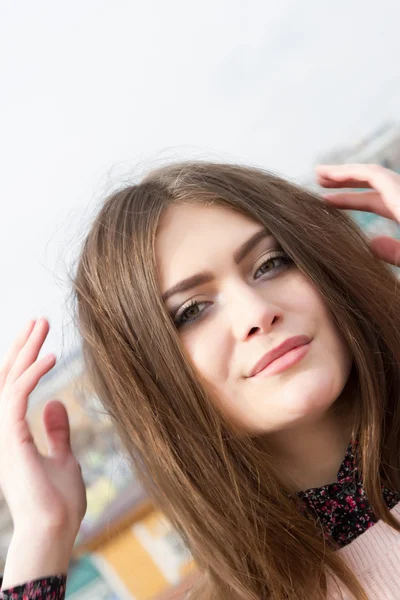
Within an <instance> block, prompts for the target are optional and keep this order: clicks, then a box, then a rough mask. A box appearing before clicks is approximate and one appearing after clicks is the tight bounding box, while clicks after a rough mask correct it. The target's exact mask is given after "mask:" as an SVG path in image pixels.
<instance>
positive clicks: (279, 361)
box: [251, 342, 311, 379]
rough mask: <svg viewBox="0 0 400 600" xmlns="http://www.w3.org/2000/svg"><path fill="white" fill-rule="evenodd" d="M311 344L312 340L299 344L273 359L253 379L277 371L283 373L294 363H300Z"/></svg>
mask: <svg viewBox="0 0 400 600" xmlns="http://www.w3.org/2000/svg"><path fill="white" fill-rule="evenodd" d="M310 346H311V342H309V343H308V344H303V345H301V346H297V347H296V348H293V349H292V350H289V351H288V352H285V354H282V355H281V356H280V357H279V358H276V359H275V360H273V361H272V362H271V363H269V365H267V366H266V367H265V368H264V369H262V370H261V371H259V372H258V373H256V375H253V377H251V379H258V378H259V377H264V376H269V375H276V374H277V373H281V372H282V371H285V370H286V369H288V368H289V367H291V366H292V365H295V364H296V363H298V362H299V361H300V360H301V359H302V358H303V357H304V356H305V355H306V354H307V352H308V351H309V349H310Z"/></svg>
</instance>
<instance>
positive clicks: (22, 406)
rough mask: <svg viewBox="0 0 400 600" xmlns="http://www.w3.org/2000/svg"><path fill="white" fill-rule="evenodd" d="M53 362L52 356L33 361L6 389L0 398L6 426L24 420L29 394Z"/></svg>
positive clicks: (54, 360) (54, 358) (54, 359)
mask: <svg viewBox="0 0 400 600" xmlns="http://www.w3.org/2000/svg"><path fill="white" fill-rule="evenodd" d="M55 362H56V357H55V356H54V354H49V355H47V356H45V357H43V358H41V359H40V360H37V361H35V362H34V363H33V364H32V365H31V366H30V367H28V369H27V370H26V371H25V372H24V373H23V375H21V376H20V377H19V378H18V379H17V381H15V382H14V383H13V384H12V385H10V387H8V389H7V393H6V394H5V398H2V404H3V406H2V407H1V413H3V415H4V414H5V419H6V422H7V424H8V425H11V426H12V425H13V424H15V423H17V422H19V421H22V420H23V419H25V416H26V411H27V408H28V399H29V394H31V393H32V392H33V390H34V389H35V387H36V386H37V384H38V383H39V381H40V379H41V377H43V375H45V374H46V373H47V372H48V371H50V369H52V368H53V367H54V365H55ZM3 411H4V412H3Z"/></svg>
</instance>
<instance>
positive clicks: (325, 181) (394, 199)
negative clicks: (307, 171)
mask: <svg viewBox="0 0 400 600" xmlns="http://www.w3.org/2000/svg"><path fill="white" fill-rule="evenodd" d="M316 172H317V178H318V182H319V183H320V184H321V185H322V186H323V187H329V188H332V187H359V188H361V187H362V188H365V187H369V188H373V189H374V190H375V191H376V192H378V194H380V197H381V201H382V203H383V204H384V205H385V207H386V208H387V210H388V211H389V212H390V213H391V214H392V215H393V217H394V218H395V219H396V221H398V222H400V175H398V174H397V173H395V172H394V171H390V170H389V169H386V168H385V167H382V166H380V165H364V164H360V165H357V164H356V165H319V166H318V167H316ZM346 196H347V198H349V197H350V196H351V192H349V193H348V195H346ZM343 199H344V197H342V200H343ZM343 208H347V206H343ZM375 209H376V205H375V203H374V204H372V205H371V206H370V209H369V210H370V211H371V212H376V210H375ZM378 214H379V213H378Z"/></svg>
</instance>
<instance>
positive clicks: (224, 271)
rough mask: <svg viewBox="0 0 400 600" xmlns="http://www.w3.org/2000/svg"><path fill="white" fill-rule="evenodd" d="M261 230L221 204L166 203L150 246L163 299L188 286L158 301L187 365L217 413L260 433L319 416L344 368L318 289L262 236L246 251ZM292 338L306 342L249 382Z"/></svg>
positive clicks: (340, 343) (347, 363) (344, 356)
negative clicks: (168, 317) (208, 393)
mask: <svg viewBox="0 0 400 600" xmlns="http://www.w3.org/2000/svg"><path fill="white" fill-rule="evenodd" d="M261 231H264V232H265V229H264V228H263V227H262V225H260V224H259V223H257V222H254V221H253V220H251V219H249V218H248V217H246V216H243V215H241V214H239V213H236V212H234V211H231V210H229V209H226V208H223V207H219V206H215V205H214V206H205V205H172V206H170V207H168V209H167V210H166V211H165V213H164V214H163V216H162V219H161V222H160V226H159V230H158V234H157V240H156V258H157V266H158V271H159V278H160V285H161V290H162V293H163V296H164V295H165V294H166V292H168V291H169V290H172V288H174V287H175V286H177V284H180V283H182V282H184V281H186V280H189V281H187V285H185V286H184V287H185V289H181V291H177V292H175V293H173V294H172V295H169V297H168V298H166V299H165V302H166V306H167V308H168V311H169V313H170V314H171V317H172V318H173V320H174V322H175V324H176V327H177V329H178V332H179V335H180V337H181V340H182V344H183V346H184V348H185V351H186V352H187V355H188V358H189V360H190V361H191V363H192V364H193V366H194V368H195V369H196V370H197V372H198V373H199V374H200V375H201V376H202V378H203V380H205V382H206V386H207V387H208V389H209V391H211V393H212V396H213V397H214V398H215V401H216V402H217V403H218V404H219V406H220V408H221V409H222V411H223V412H224V413H225V415H226V416H227V417H228V418H229V419H230V420H232V421H233V422H234V423H235V424H236V425H237V426H239V428H240V429H242V430H243V431H246V432H249V433H258V434H261V433H267V432H272V431H279V430H282V429H285V428H286V427H293V426H294V425H296V424H300V423H303V424H304V423H305V422H307V421H308V422H312V421H313V420H315V419H317V418H319V417H321V416H322V414H323V413H324V412H326V411H327V410H328V409H329V408H330V407H331V406H332V404H333V403H334V401H335V400H336V399H337V398H338V396H339V395H340V393H341V391H342V390H343V388H344V385H345V383H346V381H347V379H348V377H349V374H350V370H351V365H352V357H351V354H350V351H349V349H348V347H347V344H346V342H345V340H344V338H343V337H342V335H341V334H340V332H339V331H338V329H337V328H336V327H335V325H334V323H333V322H332V320H331V318H330V315H329V313H328V311H327V309H326V306H325V304H324V302H323V300H322V298H321V296H320V294H319V292H318V290H317V289H316V288H315V286H314V285H313V283H311V281H310V280H309V279H308V278H307V277H306V276H305V275H303V274H302V273H301V272H300V271H299V270H298V269H297V268H296V266H295V265H294V264H293V263H292V262H291V261H290V259H289V258H288V257H287V255H285V253H284V252H283V251H282V249H281V248H280V246H279V244H278V243H277V241H276V240H275V239H274V237H272V236H271V235H269V234H268V232H266V234H265V235H264V236H263V237H260V238H258V241H256V243H254V244H253V243H252V244H251V245H249V246H248V247H247V248H246V244H247V242H249V240H251V239H252V238H253V236H254V235H255V234H257V233H258V232H261ZM200 274H201V275H200ZM196 279H197V281H196ZM182 288H183V286H182ZM294 336H306V337H303V338H302V339H301V340H299V341H301V342H302V346H297V348H296V349H294V350H292V351H291V352H290V353H289V352H287V353H286V354H284V355H283V356H282V358H281V359H278V360H276V361H275V362H272V363H270V365H269V367H267V368H265V369H264V370H262V371H261V372H259V373H258V375H254V376H250V375H251V372H252V370H253V369H254V367H255V365H256V363H257V362H258V361H260V359H262V357H263V356H264V355H265V354H266V353H267V352H269V351H270V350H272V349H274V348H276V347H277V346H279V345H280V344H282V342H284V341H285V340H287V339H288V338H292V337H294ZM308 340H310V341H309V342H308V343H304V342H307V341H308Z"/></svg>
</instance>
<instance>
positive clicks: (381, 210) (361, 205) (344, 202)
mask: <svg viewBox="0 0 400 600" xmlns="http://www.w3.org/2000/svg"><path fill="white" fill-rule="evenodd" d="M322 197H323V198H325V200H327V201H328V202H329V203H330V204H332V205H333V206H336V208H343V209H346V210H361V211H364V212H373V213H375V214H377V215H380V216H381V217H385V218H386V219H392V220H396V217H395V215H394V214H393V213H392V212H391V211H390V210H389V208H388V207H387V206H386V205H385V203H384V202H383V200H382V196H381V194H380V193H379V192H374V191H371V192H339V193H331V194H322Z"/></svg>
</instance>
